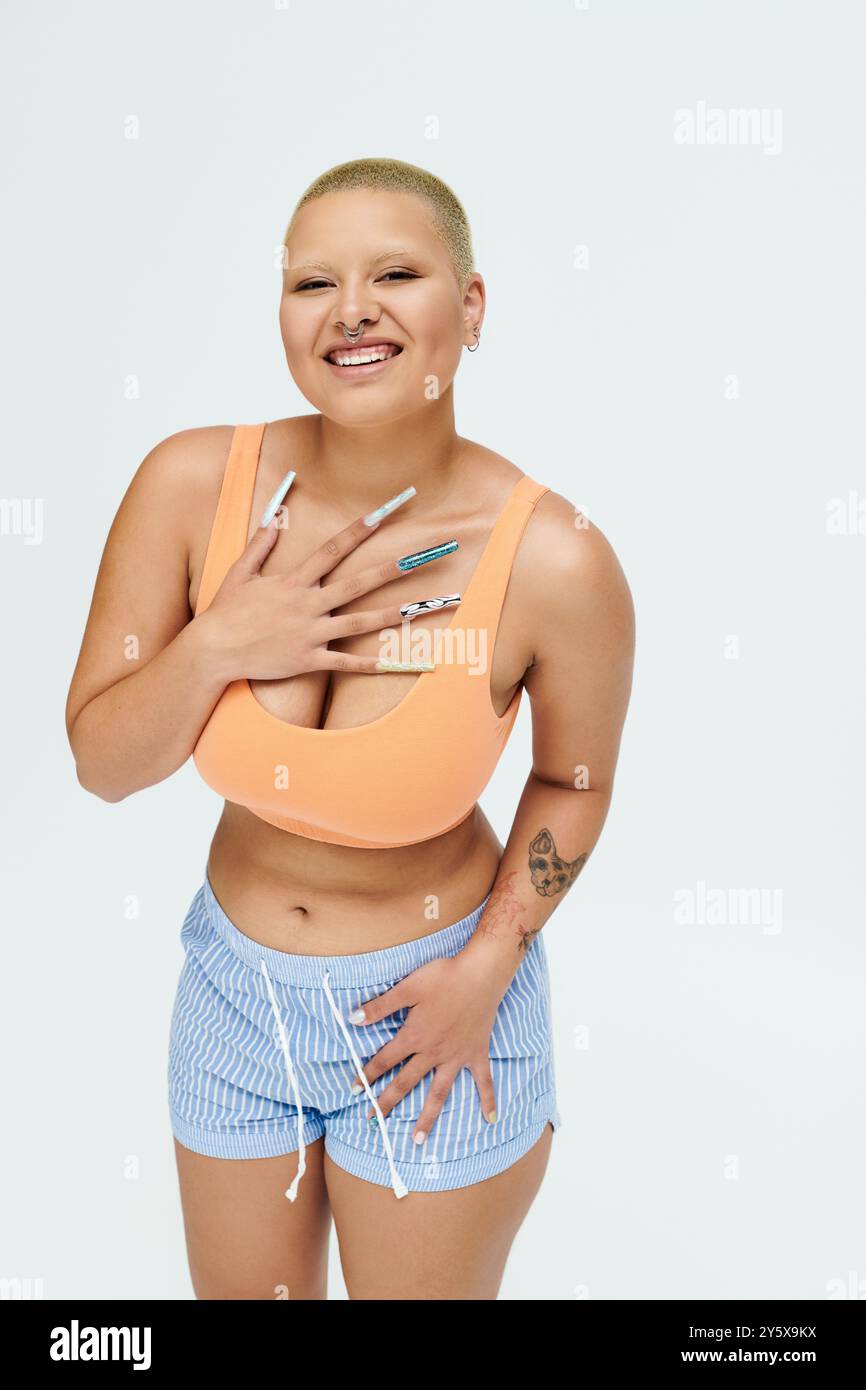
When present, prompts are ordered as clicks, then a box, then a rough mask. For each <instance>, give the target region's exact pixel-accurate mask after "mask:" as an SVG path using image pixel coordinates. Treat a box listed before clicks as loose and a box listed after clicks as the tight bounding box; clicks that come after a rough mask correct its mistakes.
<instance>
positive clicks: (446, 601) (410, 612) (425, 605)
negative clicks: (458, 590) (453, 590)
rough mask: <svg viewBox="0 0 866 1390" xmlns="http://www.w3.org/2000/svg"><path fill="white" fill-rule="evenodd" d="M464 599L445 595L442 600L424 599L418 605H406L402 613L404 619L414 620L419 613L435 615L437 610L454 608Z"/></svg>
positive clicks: (458, 596)
mask: <svg viewBox="0 0 866 1390" xmlns="http://www.w3.org/2000/svg"><path fill="white" fill-rule="evenodd" d="M462 597H463V595H462V594H444V595H443V596H442V598H422V599H419V600H418V602H417V603H404V604H403V606H402V608H401V609H400V612H401V613H402V615H403V617H404V618H414V617H415V615H416V614H417V613H433V612H435V610H436V609H437V608H453V607H454V605H455V604H456V603H459V602H460V600H461V598H462Z"/></svg>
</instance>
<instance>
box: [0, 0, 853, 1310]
mask: <svg viewBox="0 0 866 1390" xmlns="http://www.w3.org/2000/svg"><path fill="white" fill-rule="evenodd" d="M0 23H2V31H3V82H2V96H0V101H2V112H3V122H2V128H3V146H4V168H5V183H6V198H5V208H6V210H5V216H4V219H3V254H2V256H0V275H2V287H3V303H4V310H5V312H4V325H3V364H2V365H3V385H4V388H5V396H6V399H5V410H4V441H5V442H4V449H3V462H2V478H3V481H2V493H3V498H4V499H5V500H4V502H3V532H2V536H0V561H2V567H3V570H2V573H3V596H4V603H3V626H4V633H5V638H4V658H5V660H4V663H3V666H4V676H3V703H4V707H5V708H4V715H3V719H2V739H3V749H2V752H3V792H4V795H3V825H2V845H3V871H4V877H3V887H2V917H3V934H2V950H3V970H2V981H3V988H2V996H0V1012H2V1054H3V1075H2V1085H3V1096H4V1124H3V1135H4V1143H3V1161H2V1167H3V1172H2V1199H0V1232H2V1237H0V1240H2V1249H0V1276H2V1277H3V1278H4V1279H16V1278H17V1279H21V1280H25V1281H26V1280H27V1279H31V1280H37V1281H41V1284H39V1285H38V1286H36V1287H38V1288H39V1290H40V1292H41V1293H42V1296H44V1297H46V1298H54V1299H59V1298H71V1297H81V1298H94V1299H95V1298H103V1297H116V1298H122V1299H138V1298H163V1299H189V1298H192V1296H193V1295H192V1288H191V1284H190V1282H189V1277H188V1273H187V1267H186V1258H185V1249H184V1242H183V1228H182V1217H181V1209H180V1202H179V1196H178V1192H177V1180H176V1174H175V1168H174V1156H173V1149H172V1141H171V1135H170V1130H169V1123H168V1113H167V1100H166V1076H165V1073H166V1065H167V1047H168V1029H169V1019H170V1011H171V1006H172V1001H173V996H174V990H175V987H176V983H177V977H178V974H179V972H180V967H181V964H182V951H181V947H180V942H179V932H180V926H181V923H182V920H183V917H184V915H185V913H186V910H187V907H188V905H189V902H190V900H191V898H192V896H193V894H194V892H195V890H196V888H197V887H198V885H199V883H200V882H201V878H202V874H203V870H204V864H205V859H206V854H207V847H208V844H209V841H210V837H211V835H212V832H213V828H214V826H215V824H216V820H217V817H218V814H219V808H220V804H221V803H220V802H219V800H218V799H217V797H216V796H215V795H214V793H212V792H211V791H210V790H209V789H208V788H207V787H206V786H205V785H204V784H203V783H202V782H201V781H200V780H199V779H198V777H197V775H196V773H195V769H194V767H193V765H192V763H191V762H189V763H188V764H187V765H186V766H185V767H184V768H182V769H181V770H180V771H179V772H178V773H177V774H176V775H175V776H173V777H172V778H170V779H169V780H168V781H167V782H164V783H162V784H161V785H159V786H155V787H152V788H149V789H148V790H146V791H144V792H142V793H140V794H138V795H136V796H133V797H131V798H129V799H127V800H126V801H124V802H121V803H119V804H117V805H110V804H107V803H104V802H101V801H99V800H98V798H95V797H94V796H92V795H90V794H88V793H87V792H85V791H83V790H82V789H81V788H80V787H79V785H78V783H77V780H76V776H75V770H74V763H73V759H72V756H71V752H70V750H69V747H68V744H67V741H66V735H65V728H64V703H65V698H66V692H67V689H68V684H69V680H70V677H71V673H72V668H73V665H74V662H75V659H76V656H77V652H78V647H79V643H80V640H81V635H82V632H83V627H84V623H85V620H86V616H87V610H88V606H89V602H90V596H91V593H92V587H93V582H94V578H95V575H96V570H97V566H98V563H99V558H100V554H101V551H102V546H103V544H104V541H105V537H106V534H107V531H108V528H109V525H110V523H111V520H112V518H113V516H114V513H115V511H116V509H117V507H118V505H119V503H120V500H121V497H122V495H123V493H124V491H125V489H126V487H127V485H128V483H129V480H130V479H131V477H132V475H133V473H134V472H135V470H136V468H137V467H138V465H139V463H140V462H141V460H142V458H143V457H144V455H145V454H146V453H147V452H148V451H149V450H150V449H151V448H152V447H153V445H154V444H155V443H156V442H157V441H158V440H160V439H163V438H165V437H166V436H167V435H169V434H172V433H174V432H175V431H177V430H181V429H186V428H190V427H195V426H200V425H207V424H234V423H237V422H242V421H244V422H254V421H258V420H263V419H275V418H278V417H279V416H281V415H286V414H302V413H306V412H307V411H308V410H309V409H310V408H311V407H310V406H309V405H308V403H307V402H306V401H305V400H304V399H303V397H301V396H300V394H299V393H298V392H297V390H296V388H295V386H294V383H293V382H292V380H291V378H290V376H289V374H288V371H287V368H286V365H285V359H284V357H283V352H282V345H281V342H280V338H279V332H278V326H277V304H278V298H279V271H278V268H277V261H276V249H277V247H278V245H279V243H280V239H281V237H282V234H283V231H284V228H285V225H286V223H287V221H288V217H289V215H290V212H291V209H292V206H293V204H294V201H295V200H296V199H297V198H298V197H299V196H300V193H301V192H302V191H303V189H304V188H305V187H306V186H307V184H308V183H309V182H310V181H311V180H312V179H313V178H314V177H315V176H316V175H318V174H319V173H321V172H322V171H323V170H325V169H327V168H329V167H331V166H332V165H334V164H336V163H339V162H342V161H343V160H347V159H354V158H358V157H361V156H366V155H384V156H390V157H394V158H399V159H405V160H408V161H410V162H412V163H416V164H421V165H423V166H424V167H426V168H429V169H431V170H432V171H433V172H435V173H437V174H439V175H440V176H441V177H442V178H444V179H445V180H446V182H447V183H449V184H450V185H451V186H452V187H453V188H454V189H455V191H456V192H457V194H458V196H459V197H460V198H461V199H462V200H463V202H464V204H465V206H466V208H467V211H468V214H469V217H470V220H471V223H472V227H473V233H474V241H475V251H476V262H477V265H478V268H479V269H480V270H481V271H482V273H483V274H484V276H485V280H486V284H487V289H488V294H489V307H488V314H487V318H486V322H485V326H484V333H483V338H482V346H481V351H480V352H479V353H477V354H475V355H473V356H471V357H469V356H468V355H466V354H464V359H463V363H462V365H461V368H460V373H459V376H458V380H457V386H456V393H457V394H456V400H457V410H458V418H457V428H458V430H459V432H460V433H461V434H464V435H467V436H469V437H470V438H473V439H476V440H479V441H481V442H482V443H484V444H487V445H489V446H490V447H492V448H494V449H497V450H499V451H500V452H502V453H504V454H505V455H506V456H507V457H509V458H510V459H512V460H513V461H514V462H515V463H516V464H518V466H520V467H521V468H523V469H524V470H525V471H526V472H528V473H529V474H530V475H531V476H533V477H535V478H537V479H539V480H540V481H542V482H545V483H547V484H549V485H550V486H551V487H552V488H554V489H555V490H557V491H559V492H561V493H562V494H563V495H565V496H566V497H567V498H569V500H570V501H572V502H573V503H574V504H575V505H579V506H581V507H583V508H585V509H586V511H587V513H588V514H589V515H590V517H591V518H592V519H593V520H594V521H595V522H596V523H597V524H598V525H599V526H600V527H601V528H602V530H603V531H604V532H605V534H606V535H607V536H608V538H609V540H610V541H611V543H612V545H613V546H614V548H615V550H616V552H617V554H618V556H619V558H620V561H621V563H622V565H623V567H624V569H625V572H626V574H627V576H628V579H629V582H630V584H631V587H632V592H633V595H634V599H635V605H636V611H637V626H638V649H637V662H636V672H635V683H634V691H633V695H632V704H631V709H630V712H629V716H628V719H627V722H626V728H625V735H624V738H623V743H622V750H621V758H620V767H619V773H618V778H617V783H616V788H615V793H614V801H613V806H612V809H611V812H610V815H609V817H608V821H607V824H606V825H605V828H604V831H603V833H602V837H601V840H600V842H599V844H598V847H597V849H596V850H595V852H594V854H593V855H592V858H591V861H590V864H589V865H588V867H587V869H586V870H585V872H584V874H583V875H582V877H581V878H580V881H579V884H578V885H576V886H575V888H574V889H573V890H572V892H571V893H570V894H569V896H568V897H567V899H566V900H564V901H563V903H562V904H561V906H560V907H559V908H558V910H557V911H555V913H554V914H553V916H552V917H551V918H550V920H549V922H548V923H547V925H546V927H545V929H544V934H545V940H546V943H547V949H548V953H549V957H550V961H551V970H552V978H553V1008H554V1022H555V1038H556V1068H557V1082H558V1089H559V1098H560V1109H561V1112H562V1118H563V1127H562V1129H561V1131H560V1132H559V1133H558V1134H557V1136H556V1138H555V1140H554V1143H553V1150H552V1157H551V1161H550V1166H549V1169H548V1173H547V1177H546V1179H545V1182H544V1184H543V1187H542V1190H541V1193H540V1195H539V1197H538V1199H537V1200H536V1202H535V1205H534V1206H533V1208H532V1210H531V1212H530V1214H529V1216H528V1218H527V1220H526V1222H525V1224H524V1227H523V1229H522V1230H521V1232H520V1234H519V1236H518V1238H517V1241H516V1243H515V1246H514V1249H513V1251H512V1255H511V1259H510V1262H509V1266H508V1270H507V1273H506V1277H505V1281H504V1283H503V1287H502V1292H501V1297H502V1298H503V1299H532V1300H567V1299H580V1298H591V1299H645V1298H657V1299H671V1298H682V1297H693V1298H701V1299H709V1298H747V1299H758V1298H761V1299H763V1298H767V1297H777V1298H786V1299H794V1298H806V1299H826V1298H835V1297H860V1298H862V1297H864V1296H866V1255H864V1234H866V1229H864V1227H866V1222H864V1207H863V1181H862V1179H863V1171H864V1167H866V1154H864V1117H863V1105H862V1077H863V1073H864V1065H866V1049H864V1008H863V982H864V944H863V906H862V863H863V856H862V835H863V817H862V787H863V779H864V773H866V767H864V750H863V698H864V684H863V661H862V650H863V622H862V615H863V575H864V556H866V534H864V531H866V520H864V516H863V513H864V506H866V503H864V493H866V483H864V467H863V456H864V438H863V435H864V428H863V406H862V400H863V387H862V379H863V370H864V361H863V321H864V309H866V305H864V242H866V204H864V170H863V150H862V136H863V129H864V118H866V94H864V88H863V82H862V73H863V68H864V50H866V43H864V40H866V12H864V10H863V8H862V7H861V6H860V5H858V4H857V3H856V0H849V3H839V2H837V3H827V4H824V5H820V6H816V5H814V4H806V3H798V2H797V0H789V2H788V3H782V2H781V0H779V3H770V2H769V0H733V2H732V0H716V3H709V2H708V3H675V2H674V0H666V2H664V3H657V4H646V3H641V2H640V0H631V2H630V3H626V0H620V3H615V2H612V3H602V0H589V3H578V4H575V3H574V0H546V3H537V4H530V3H528V0H525V2H524V3H517V2H516V0H510V2H509V3H505V2H504V0H480V3H471V4H469V3H457V0H436V3H430V0H424V2H422V3H416V2H415V0H412V3H409V2H408V0H407V3H397V2H396V0H390V2H389V0H367V2H366V3H365V4H362V5H358V4H354V3H347V2H346V0H337V2H336V3H323V4H315V3H310V0H303V2H302V3H285V4H282V3H281V4H274V3H273V0H261V2H260V3H248V2H247V3H244V2H243V0H221V2H219V0H207V3H205V0H185V2H184V3H169V2H168V0H151V3H148V4H146V5H142V4H130V3H128V0H96V2H94V0H90V3H82V4H78V5H75V6H68V5H64V4H61V3H59V0H43V3H42V4H40V5H38V6H32V5H29V4H26V3H22V0H6V3H5V4H4V6H3V10H2V20H0ZM741 110H748V111H751V112H753V113H755V115H754V120H752V119H751V118H750V120H749V121H748V122H747V123H746V125H743V124H742V123H740V121H739V117H738V116H737V112H738V111H741ZM714 111H715V112H716V114H715V115H713V112H714ZM719 132H721V136H720V134H719ZM722 137H724V142H723V143H721V138H722ZM37 518H39V520H38V522H37ZM29 520H32V521H33V522H34V527H35V526H36V525H38V527H39V528H41V529H39V530H37V529H31V527H30V525H29ZM529 736H530V711H529V704H528V701H525V702H524V705H523V707H522V709H521V712H520V718H519V723H518V726H517V728H516V729H515V732H514V734H513V736H512V740H511V743H510V744H509V747H508V749H507V752H506V754H505V756H504V757H503V759H502V761H501V763H500V765H499V767H498V769H497V772H496V775H495V778H494V780H493V781H492V782H491V784H490V786H489V787H488V789H487V791H486V793H485V795H484V797H483V801H482V804H483V806H484V809H485V810H486V812H487V813H488V815H489V816H490V817H491V819H492V821H493V823H494V825H495V827H496V830H497V832H498V834H499V836H500V838H501V839H502V840H503V841H504V840H505V838H506V837H507V835H508V831H509V828H510V824H511V818H512V815H513V811H514V808H515V807H516V804H517V799H518V797H519V794H520V791H521V788H522V786H523V782H524V779H525V777H526V774H527V772H528V769H529V757H530V737H529ZM136 909H137V912H138V915H137V916H130V915H129V914H130V911H131V910H133V911H134V910H136ZM330 1294H331V1297H332V1298H345V1288H344V1286H343V1284H342V1280H341V1277H340V1273H339V1265H338V1262H337V1258H336V1249H335V1247H334V1249H333V1257H332V1275H331V1290H330Z"/></svg>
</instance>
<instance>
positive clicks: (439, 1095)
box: [388, 1067, 460, 1144]
mask: <svg viewBox="0 0 866 1390" xmlns="http://www.w3.org/2000/svg"><path fill="white" fill-rule="evenodd" d="M459 1071H460V1068H459V1067H458V1069H457V1071H455V1072H449V1071H445V1070H443V1068H442V1067H437V1068H436V1071H435V1074H434V1077H433V1081H432V1083H431V1086H430V1090H429V1091H428V1092H427V1099H426V1100H425V1102H424V1106H423V1109H422V1111H421V1114H420V1115H419V1116H418V1119H417V1120H416V1122H415V1129H414V1130H413V1132H412V1139H413V1140H414V1142H415V1143H416V1144H423V1143H424V1140H425V1139H426V1138H427V1135H428V1134H429V1133H430V1130H431V1129H432V1127H433V1125H434V1124H435V1122H436V1120H437V1119H438V1118H439V1114H440V1112H441V1110H442V1107H443V1105H444V1104H445V1102H446V1100H447V1099H448V1097H449V1095H450V1094H451V1087H452V1086H453V1085H454V1082H455V1081H456V1079H457V1075H458V1072H459ZM388 1089H389V1090H390V1087H389V1088H388Z"/></svg>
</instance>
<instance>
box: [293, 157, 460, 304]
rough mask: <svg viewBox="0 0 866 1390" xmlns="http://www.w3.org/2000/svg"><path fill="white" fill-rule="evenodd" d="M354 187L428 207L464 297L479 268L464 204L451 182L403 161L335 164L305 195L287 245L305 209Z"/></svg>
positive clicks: (294, 213) (357, 161)
mask: <svg viewBox="0 0 866 1390" xmlns="http://www.w3.org/2000/svg"><path fill="white" fill-rule="evenodd" d="M351 188H374V189H385V190H387V191H388V192H393V193H414V194H415V196H416V197H417V198H420V199H421V200H422V202H424V203H425V204H426V205H427V208H428V209H429V212H430V214H431V219H432V223H433V229H434V231H435V232H436V233H437V235H438V236H439V237H440V238H441V239H442V241H443V242H444V243H445V248H446V250H447V251H448V255H449V257H450V259H451V264H452V267H453V269H454V275H455V277H456V279H457V284H458V286H459V288H460V293H461V295H462V294H464V293H465V292H466V286H467V283H468V281H469V277H470V275H471V274H472V273H473V271H474V269H475V267H474V265H473V260H474V257H473V254H472V235H471V233H470V230H469V219H468V218H467V216H466V212H465V210H464V207H463V204H462V203H461V202H460V199H459V198H458V197H457V195H456V194H455V193H454V192H452V190H451V189H450V188H449V187H448V185H447V183H444V182H443V181H442V179H440V178H437V176H436V175H435V174H431V173H429V172H428V170H426V169H421V168H419V167H418V165H417V164H405V163H404V162H403V160H401V159H352V160H349V161H348V163H346V164H335V165H334V167H333V169H328V170H326V172H325V173H324V174H320V175H319V177H318V178H317V179H315V180H314V181H313V182H312V183H311V184H310V186H309V188H308V189H307V190H306V192H305V193H303V194H302V196H301V197H300V199H299V200H298V203H297V204H296V206H295V210H294V212H293V213H292V216H291V219H290V221H289V225H288V227H287V228H286V234H285V236H284V237H283V245H284V246H287V245H288V241H289V237H290V236H291V233H292V229H293V227H294V225H295V218H296V217H297V215H298V213H299V212H300V210H301V208H302V207H304V206H305V204H307V203H311V202H312V201H313V200H314V199H315V198H322V197H324V195H325V194H326V193H343V192H345V191H346V190H347V189H351Z"/></svg>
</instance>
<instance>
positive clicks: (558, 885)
mask: <svg viewBox="0 0 866 1390" xmlns="http://www.w3.org/2000/svg"><path fill="white" fill-rule="evenodd" d="M586 858H587V857H586V855H585V854H579V855H578V856H577V858H576V859H572V860H571V862H569V861H568V860H567V859H561V858H560V857H559V855H558V854H557V852H556V845H555V844H554V843H553V836H552V835H551V833H550V831H549V830H547V829H546V828H545V829H543V830H539V832H538V834H537V835H536V837H535V839H534V840H533V841H532V844H531V845H530V846H529V871H530V876H531V878H532V883H533V886H534V888H535V891H536V893H539V894H540V895H541V897H542V898H553V897H555V896H556V894H557V893H564V892H565V890H566V888H570V887H571V885H572V884H573V883H574V880H575V879H576V878H577V876H578V874H579V873H580V871H581V869H582V868H583V866H584V864H585V863H586Z"/></svg>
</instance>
